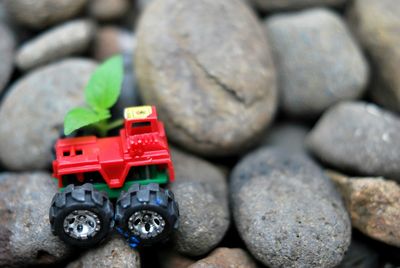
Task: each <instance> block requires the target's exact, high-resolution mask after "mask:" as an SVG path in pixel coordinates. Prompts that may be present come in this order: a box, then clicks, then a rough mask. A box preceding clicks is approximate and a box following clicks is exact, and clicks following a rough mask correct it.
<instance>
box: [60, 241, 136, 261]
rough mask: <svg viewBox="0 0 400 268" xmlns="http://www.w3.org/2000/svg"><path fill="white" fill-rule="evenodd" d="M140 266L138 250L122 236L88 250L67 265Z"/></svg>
mask: <svg viewBox="0 0 400 268" xmlns="http://www.w3.org/2000/svg"><path fill="white" fill-rule="evenodd" d="M89 267H98V268H109V267H131V268H140V256H139V252H138V251H137V250H133V249H131V248H130V247H129V245H128V243H127V242H126V241H125V240H124V239H122V238H121V237H113V238H112V239H111V240H110V241H107V242H106V243H104V244H103V245H101V246H100V247H96V248H94V249H92V250H89V251H87V252H86V253H84V254H83V256H82V257H80V258H79V259H77V260H75V261H73V262H71V263H70V264H68V265H67V268H89Z"/></svg>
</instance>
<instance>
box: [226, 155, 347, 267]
mask: <svg viewBox="0 0 400 268" xmlns="http://www.w3.org/2000/svg"><path fill="white" fill-rule="evenodd" d="M230 198H231V202H232V210H233V216H234V220H235V223H236V227H237V229H238V232H239V234H240V236H241V238H242V239H243V241H244V242H245V244H246V246H247V248H248V250H249V251H250V252H251V253H252V255H253V256H254V257H255V258H256V259H258V260H259V261H261V262H262V263H263V264H265V265H267V266H268V267H335V266H336V265H338V264H339V263H340V262H341V260H342V258H343V256H344V254H345V252H346V250H347V248H348V246H349V244H350V239H351V224H350V219H349V216H348V215H347V212H346V209H345V207H344V204H343V203H342V200H341V197H340V195H339V194H338V192H337V191H336V189H335V187H334V185H333V184H332V182H331V181H330V180H329V179H328V178H327V177H326V176H325V175H324V173H323V172H322V170H321V169H320V168H319V167H318V166H317V165H316V164H315V163H314V162H313V161H312V160H311V159H310V158H308V157H307V156H306V155H305V154H302V153H288V152H287V151H286V150H281V149H277V148H267V149H260V150H258V151H255V152H253V153H250V154H249V155H248V156H246V157H245V158H244V159H242V160H241V161H240V162H239V164H238V165H237V166H236V167H235V168H234V170H233V173H232V175H231V181H230Z"/></svg>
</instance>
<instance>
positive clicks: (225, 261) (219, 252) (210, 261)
mask: <svg viewBox="0 0 400 268" xmlns="http://www.w3.org/2000/svg"><path fill="white" fill-rule="evenodd" d="M214 267H215V268H218V267H220V268H228V267H229V268H256V267H257V265H256V263H255V262H254V260H253V259H252V258H251V257H250V256H249V254H248V253H247V252H246V251H244V250H243V249H240V248H217V249H216V250H214V251H213V252H211V253H210V255H209V256H207V257H206V258H204V259H201V260H199V261H198V262H196V263H194V264H192V265H190V266H189V267H188V268H214Z"/></svg>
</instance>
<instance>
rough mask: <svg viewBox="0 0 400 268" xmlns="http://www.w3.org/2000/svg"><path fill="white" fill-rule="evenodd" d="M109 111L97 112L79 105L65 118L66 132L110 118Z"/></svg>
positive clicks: (67, 133) (69, 132)
mask: <svg viewBox="0 0 400 268" xmlns="http://www.w3.org/2000/svg"><path fill="white" fill-rule="evenodd" d="M110 116H111V115H110V113H109V112H108V111H103V112H102V113H96V112H94V111H92V110H90V109H88V108H83V107H78V108H74V109H72V110H70V111H69V112H68V113H67V115H66V116H65V118H64V134H65V135H69V134H71V133H72V132H74V131H75V130H77V129H80V128H81V127H84V126H88V125H91V124H93V123H97V122H99V121H102V120H104V119H107V118H110Z"/></svg>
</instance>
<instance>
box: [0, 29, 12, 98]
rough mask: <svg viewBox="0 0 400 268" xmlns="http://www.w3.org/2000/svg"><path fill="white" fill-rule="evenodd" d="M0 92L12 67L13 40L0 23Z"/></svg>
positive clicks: (7, 30) (8, 31)
mask: <svg viewBox="0 0 400 268" xmlns="http://www.w3.org/2000/svg"><path fill="white" fill-rule="evenodd" d="M0 40H1V42H0V58H1V64H0V92H1V91H2V90H3V89H4V87H5V85H6V84H7V82H8V79H9V78H10V75H11V72H12V70H13V67H14V62H13V61H14V49H15V41H14V37H13V36H12V34H11V32H10V30H9V29H8V27H7V26H6V25H5V24H3V23H0Z"/></svg>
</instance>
